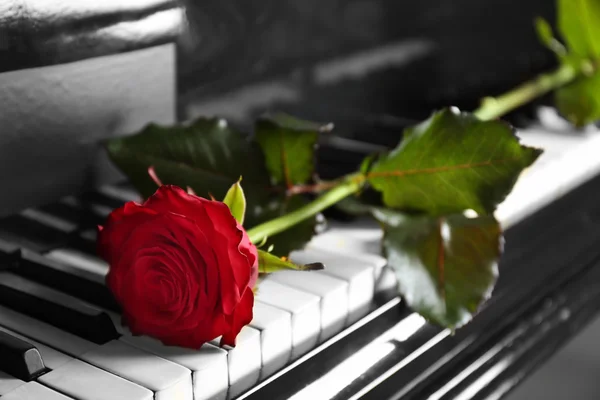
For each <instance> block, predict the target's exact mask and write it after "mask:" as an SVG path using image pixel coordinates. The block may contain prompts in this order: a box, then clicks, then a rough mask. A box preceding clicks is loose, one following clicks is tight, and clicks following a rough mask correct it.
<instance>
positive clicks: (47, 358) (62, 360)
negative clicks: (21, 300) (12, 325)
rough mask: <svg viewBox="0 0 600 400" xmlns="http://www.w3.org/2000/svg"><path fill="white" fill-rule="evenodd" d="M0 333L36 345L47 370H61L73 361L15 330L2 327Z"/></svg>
mask: <svg viewBox="0 0 600 400" xmlns="http://www.w3.org/2000/svg"><path fill="white" fill-rule="evenodd" d="M1 323H2V321H0V324H1ZM0 331H1V332H6V333H8V334H9V335H12V336H15V337H17V338H19V339H22V340H25V341H27V342H29V343H31V344H32V345H34V346H35V347H36V348H37V349H38V351H39V352H40V354H41V356H42V360H43V361H44V365H45V366H46V367H47V368H50V369H57V368H60V367H61V366H63V365H64V364H66V363H68V362H69V361H71V360H72V359H73V357H70V356H68V355H66V354H63V353H61V352H59V351H57V350H55V349H53V348H52V347H48V346H46V345H45V344H42V343H40V342H38V341H36V340H33V339H30V338H28V337H25V336H23V335H21V334H19V333H17V332H15V331H13V330H10V329H7V328H4V327H2V326H0Z"/></svg>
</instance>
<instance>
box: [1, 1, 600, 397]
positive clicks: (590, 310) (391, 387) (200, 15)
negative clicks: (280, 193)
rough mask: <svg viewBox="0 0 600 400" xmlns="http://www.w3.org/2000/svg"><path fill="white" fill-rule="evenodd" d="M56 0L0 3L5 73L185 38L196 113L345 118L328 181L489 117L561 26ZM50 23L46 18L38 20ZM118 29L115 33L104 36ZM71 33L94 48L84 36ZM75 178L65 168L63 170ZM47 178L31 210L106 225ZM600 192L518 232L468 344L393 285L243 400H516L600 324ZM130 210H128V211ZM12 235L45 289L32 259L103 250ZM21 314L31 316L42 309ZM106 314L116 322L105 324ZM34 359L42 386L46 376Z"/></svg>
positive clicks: (397, 12)
mask: <svg viewBox="0 0 600 400" xmlns="http://www.w3.org/2000/svg"><path fill="white" fill-rule="evenodd" d="M49 1H50V0H49ZM53 3H56V7H57V8H56V9H55V10H57V11H56V14H53V13H52V12H50V14H49V15H45V14H43V13H42V14H36V13H31V14H28V13H19V12H17V11H18V10H19V7H20V6H23V4H25V5H26V6H28V7H30V8H31V10H34V9H35V2H27V1H25V2H22V1H17V0H10V1H8V3H6V4H7V5H6V4H4V5H0V12H3V14H0V72H8V73H10V72H14V71H19V70H27V69H28V68H38V67H48V66H58V67H60V66H61V65H62V64H63V63H66V62H72V61H80V60H87V59H93V58H95V57H98V56H109V55H115V54H120V53H123V54H125V53H127V52H130V51H132V50H139V49H144V48H150V47H153V46H159V45H162V44H165V43H170V42H172V41H174V40H177V65H176V66H177V69H176V74H177V75H176V76H177V79H176V85H177V86H176V87H177V95H176V98H177V104H176V106H177V110H178V117H179V118H180V119H187V118H191V117H195V116H197V115H200V114H203V113H210V112H213V111H220V112H222V114H223V115H225V116H229V117H231V119H232V120H233V121H234V123H237V124H239V125H241V126H244V125H246V126H247V124H248V121H249V120H250V119H251V118H252V117H254V116H256V115H257V114H258V113H260V112H262V111H264V110H265V109H273V108H277V109H282V110H286V111H289V112H293V113H295V114H297V115H299V116H303V117H307V118H312V119H316V120H323V121H325V120H327V121H328V120H333V121H334V122H335V123H336V125H337V127H338V129H337V131H336V135H335V136H332V137H326V138H323V139H322V143H321V151H322V153H321V158H320V159H319V162H320V165H319V168H320V172H321V175H322V176H323V177H324V178H332V177H335V176H339V175H341V174H343V173H345V172H347V171H350V170H352V169H353V168H355V167H356V165H357V164H358V162H359V161H360V160H361V159H362V157H363V155H364V154H365V153H366V152H368V151H369V150H376V149H385V148H388V147H390V146H392V145H394V144H395V142H396V141H397V139H398V138H399V136H401V131H402V129H403V128H404V127H406V126H407V125H410V124H413V123H414V122H415V121H418V120H419V119H420V118H422V117H423V116H425V115H427V114H428V113H429V111H430V110H431V109H432V108H434V107H436V106H440V105H447V104H455V105H458V106H460V107H464V108H472V107H473V106H475V105H476V101H477V99H479V98H480V97H481V96H482V95H483V94H493V93H497V92H500V91H502V90H504V89H506V88H509V87H511V86H513V85H514V84H516V83H518V82H521V81H523V80H525V79H526V78H528V77H531V76H533V75H535V74H536V73H537V72H539V71H541V70H543V69H546V68H548V67H550V66H552V65H553V58H552V56H551V55H550V54H548V52H547V51H545V50H544V49H543V48H542V47H541V46H539V45H538V44H537V39H536V38H535V34H534V30H533V28H532V20H533V18H534V17H535V16H537V15H542V16H544V17H546V18H548V19H550V20H552V19H553V15H554V10H553V7H552V2H549V1H545V0H527V1H522V0H521V1H517V0H504V1H501V0H490V1H486V2H481V1H477V0H461V1H454V2H452V3H449V2H447V1H442V0H435V1H434V0H427V1H421V2H397V1H396V2H395V1H388V0H376V1H375V0H372V1H363V0H348V1H343V2H338V1H333V0H326V1H319V2H314V1H304V2H293V1H274V0H273V1H271V0H269V1H258V0H256V1H249V2H242V1H233V0H227V1H217V0H211V1H208V2H200V1H196V0H187V1H184V2H175V1H167V0H165V1H150V0H148V4H147V5H142V6H140V7H131V8H128V7H124V8H122V7H116V6H115V7H114V8H111V7H110V6H107V8H106V9H103V10H100V11H99V9H95V8H94V7H92V8H90V9H89V10H87V11H86V12H84V13H79V12H75V13H69V12H68V9H69V8H67V11H66V12H65V11H64V10H65V9H64V8H61V7H60V6H61V4H62V3H63V2H61V1H58V0H57V1H54V2H53ZM67 3H69V2H65V3H64V4H67ZM136 3H139V4H142V3H143V2H136ZM484 3H485V4H484ZM48 4H50V2H49V3H48ZM72 4H75V3H72ZM115 4H116V3H115ZM180 6H181V7H184V8H185V10H186V11H185V12H186V18H187V24H186V25H185V26H179V25H177V26H175V25H169V24H163V25H161V26H160V29H159V28H156V29H150V32H149V33H148V35H142V36H138V35H136V34H135V33H136V32H146V31H145V30H144V29H145V26H146V24H148V23H150V22H149V21H152V20H153V18H155V19H154V21H156V18H158V19H159V20H160V19H161V17H157V16H160V15H169V13H173V12H176V11H177V10H180V8H179V7H180ZM49 9H51V10H53V9H52V7H50V8H49ZM15 10H17V11H15ZM61 13H62V14H61ZM53 15H54V16H58V18H54V17H53ZM63 16H64V18H63ZM167 20H168V21H171V22H173V20H170V19H165V20H164V21H167ZM39 21H43V22H44V23H43V24H41V25H37V24H38V22H39ZM122 23H129V24H131V26H133V27H134V28H135V29H132V30H130V31H127V32H129V33H131V34H130V35H121V34H119V32H120V31H119V29H120V28H119V27H120V26H122V25H119V24H122ZM148 26H152V24H151V23H150V25H148ZM138 29H139V30H138ZM102 32H115V34H114V35H112V34H109V35H108V36H102V35H100V33H102ZM68 35H75V37H76V38H77V40H73V41H69V40H66V39H65V38H68V37H70V36H68ZM107 37H108V39H107ZM357 65H358V67H357ZM365 65H366V66H365ZM173 73H175V72H173ZM173 83H175V79H173ZM542 102H543V100H542ZM228 104H231V107H230V106H227V105H228ZM531 109H532V108H529V109H524V110H521V111H520V112H518V113H515V114H514V115H512V116H511V120H512V121H513V122H516V123H519V124H523V125H527V124H528V122H529V120H530V118H531V112H530V111H531ZM110 115H113V114H110ZM167 119H168V118H167ZM119 121H120V120H119V119H118V118H116V119H115V121H108V122H107V121H100V122H98V123H99V124H101V125H103V124H104V125H108V128H106V129H105V130H104V131H103V132H105V133H108V132H110V134H111V135H112V134H126V133H130V132H120V131H119V132H113V131H111V129H113V128H112V127H116V128H114V129H113V130H117V131H118V130H119V129H121V127H122V126H121V125H119ZM111 124H112V125H111ZM104 125H103V126H104ZM124 126H127V125H124ZM103 129H104V128H103ZM123 129H124V128H123ZM0 131H1V129H0ZM73 132H76V131H75V130H73ZM7 135H10V132H9V133H7ZM39 135H41V136H43V137H44V138H52V136H51V135H57V132H56V131H52V130H44V127H42V126H41V127H40V131H39ZM77 135H80V136H77ZM77 135H76V134H75V133H73V134H72V135H71V138H70V139H68V138H67V140H73V141H78V140H80V139H81V137H83V138H84V139H83V140H81V141H82V142H85V137H86V136H85V135H86V132H85V131H83V132H77ZM60 137H61V140H64V139H65V136H64V135H62V136H60ZM15 140H18V139H15ZM90 142H91V141H90ZM45 143H51V145H50V146H52V145H53V146H55V147H56V149H57V151H59V150H60V149H61V148H62V147H61V146H64V143H56V141H54V142H53V141H52V140H47V141H46V142H45ZM95 145H96V144H95V142H94V146H95ZM46 151H47V152H52V151H53V149H52V148H51V147H47V149H46ZM16 161H18V160H16ZM78 162H79V164H78V166H77V168H81V169H83V170H85V171H86V174H82V175H83V176H85V177H86V180H85V184H83V183H81V184H77V185H73V186H72V187H69V190H70V192H69V193H71V194H74V195H80V194H81V193H82V192H84V191H86V190H87V191H88V192H87V195H86V196H87V198H88V199H89V198H90V196H92V197H93V196H94V195H97V193H96V194H94V192H89V190H90V189H91V188H93V187H94V186H97V182H96V181H95V179H96V174H93V173H88V172H89V171H88V169H93V166H92V164H93V163H94V162H96V161H95V159H94V157H90V159H89V160H85V162H84V161H82V160H81V159H78ZM49 168H50V170H52V168H54V166H52V165H50V166H49ZM16 171H17V172H18V171H19V168H18V166H17V167H16ZM61 171H62V169H60V168H58V167H56V174H60V173H61ZM50 172H52V171H50ZM40 179H41V178H40ZM103 183H104V182H103ZM36 184H38V186H40V187H43V188H44V191H45V192H49V193H50V194H48V195H44V200H43V201H42V200H40V201H37V202H34V203H31V204H30V203H25V204H21V205H22V207H21V208H26V207H28V206H34V205H41V204H44V205H45V206H44V207H46V208H45V209H46V210H47V211H49V212H50V213H55V214H60V215H62V216H63V217H65V218H66V219H69V218H72V219H74V220H76V221H77V223H81V224H82V226H85V227H93V226H94V225H96V224H98V223H101V222H102V219H101V218H99V217H98V215H94V214H93V213H84V214H76V215H71V216H70V217H69V216H68V215H67V214H68V213H69V212H71V211H69V210H68V209H67V210H65V209H61V206H60V205H57V204H58V203H55V202H54V201H55V200H56V199H58V198H59V197H61V196H63V195H65V190H66V189H65V184H64V182H61V179H60V176H57V178H56V180H55V181H48V179H47V178H45V179H44V180H43V182H29V183H28V186H35V185H36ZM599 192H600V178H594V179H592V180H591V181H589V182H587V183H585V184H584V185H583V186H581V187H580V188H578V189H576V190H574V191H572V192H570V193H569V194H567V195H566V196H564V197H563V198H560V199H559V200H557V201H555V202H553V203H552V204H551V205H550V206H548V207H546V208H544V209H542V210H541V211H539V212H537V213H535V214H534V215H531V216H530V217H528V218H527V219H525V220H524V221H522V222H520V223H519V224H517V225H515V226H512V227H511V228H510V229H509V230H508V231H507V232H506V243H507V245H506V253H505V255H504V257H503V259H502V262H501V268H500V271H501V278H500V281H499V283H498V285H497V287H496V289H495V292H494V296H493V298H492V299H491V300H490V301H489V302H488V303H487V304H486V305H485V307H484V309H483V310H482V312H481V313H480V315H479V316H477V317H476V318H475V320H474V321H473V322H472V323H470V324H469V325H467V326H466V327H465V328H463V329H460V330H458V331H457V332H455V333H454V334H452V333H450V332H448V331H445V330H442V329H441V328H439V327H436V326H433V325H429V324H422V323H420V322H419V320H416V319H415V318H414V314H413V313H412V312H411V310H410V309H408V308H407V307H405V305H404V303H403V302H402V300H401V299H400V298H398V297H394V296H390V295H389V294H388V293H386V292H385V291H384V292H382V293H380V294H379V296H378V300H377V302H376V303H374V304H373V305H372V311H371V313H370V314H369V315H368V316H366V317H365V318H363V319H362V320H360V321H359V322H358V323H356V324H354V325H353V326H351V327H349V328H348V329H346V330H344V331H343V332H341V333H340V334H339V335H336V336H335V337H333V338H332V339H330V340H328V341H327V342H325V343H323V344H321V345H320V346H318V347H317V348H316V349H314V350H313V351H311V352H310V353H308V354H307V355H305V356H304V357H302V358H300V359H299V360H297V361H296V362H294V363H293V364H292V365H290V366H288V367H287V368H285V369H284V370H282V371H280V372H279V373H277V374H275V375H274V376H272V377H271V378H268V379H267V380H266V381H264V382H261V383H260V384H259V385H258V386H256V387H255V388H253V389H251V390H250V391H249V392H248V393H246V394H244V395H242V398H247V399H253V400H254V399H257V400H258V399H286V398H294V399H295V400H301V399H309V398H310V399H311V400H313V399H316V398H318V396H315V395H314V393H315V392H313V390H324V389H323V388H325V387H327V388H328V389H327V390H329V391H330V392H328V393H329V394H330V397H328V398H331V399H351V398H352V399H354V398H359V397H360V398H364V399H373V400H379V399H415V400H419V399H425V398H433V399H456V398H461V399H484V398H486V399H487V398H494V399H497V398H500V397H502V396H504V395H505V394H507V393H508V392H509V391H510V390H512V389H513V388H514V387H515V386H517V385H518V384H519V383H520V382H521V381H522V380H524V379H526V378H527V376H528V375H529V374H530V373H531V372H532V371H534V370H535V369H536V368H538V367H539V366H540V365H541V364H543V363H544V361H545V360H546V359H547V358H548V357H550V356H551V355H552V354H554V353H555V352H556V351H557V350H558V349H559V348H560V347H561V346H562V345H563V344H564V343H565V342H567V341H568V340H569V339H570V338H572V337H573V336H574V335H576V334H577V333H578V332H579V331H580V330H581V329H582V327H583V326H585V325H586V324H587V322H589V321H590V320H591V319H592V318H593V317H594V316H595V315H596V313H597V310H598V307H599V306H598V304H600V302H599V300H600V290H599V286H598V284H597V283H596V282H599V281H600V280H599V279H600V251H598V249H597V245H596V244H597V243H598V241H599V240H600V208H599V207H600V206H598V204H597V201H596V199H597V198H598V195H599V194H600V193H599ZM21 193H23V195H26V194H27V195H29V194H30V193H29V192H28V188H24V187H18V188H16V190H15V191H14V193H11V196H16V198H17V200H18V198H19V196H20V194H21ZM85 198H86V197H85V196H84V199H85ZM29 199H31V196H29ZM13 200H14V199H13ZM105 200H106V199H105ZM8 203H10V207H9V206H7V207H5V208H6V209H2V207H3V206H4V204H3V203H2V201H0V213H2V214H3V215H7V214H11V213H14V211H15V208H14V203H15V201H11V202H8V201H7V204H8ZM116 206H118V202H117V203H114V204H111V207H116ZM42 209H44V208H42ZM330 214H331V215H330V216H332V217H333V218H336V217H337V218H340V217H344V218H341V219H343V220H344V221H345V222H344V223H347V224H353V223H357V221H354V220H352V219H349V218H346V217H347V216H344V215H340V214H339V213H333V212H332V213H330ZM81 218H83V219H81ZM0 230H2V231H3V233H2V238H3V239H5V240H9V241H10V240H11V239H13V240H14V239H15V238H16V237H19V238H22V237H27V238H28V239H27V240H28V242H27V243H20V245H22V246H23V247H24V248H27V249H29V250H27V251H25V252H24V253H23V254H22V255H21V256H20V257H22V258H23V260H25V261H21V262H22V263H23V266H24V269H23V270H22V272H21V274H22V275H23V276H25V279H31V280H32V281H35V279H39V272H38V271H37V270H36V269H35V265H37V264H36V263H38V262H41V261H40V260H39V259H38V258H36V257H39V255H36V253H33V252H32V251H37V252H42V253H43V252H46V251H48V250H51V249H54V248H57V247H59V246H60V245H63V244H64V243H70V244H71V245H72V246H74V247H76V248H78V249H80V250H81V251H83V252H93V251H94V249H93V245H91V244H90V242H89V241H85V240H83V241H81V240H80V241H77V240H78V239H77V238H74V237H73V236H72V235H70V234H65V235H59V234H45V233H44V232H42V231H41V230H37V229H36V228H35V227H32V226H25V225H24V224H21V223H17V224H16V225H15V223H14V221H13V220H11V217H8V218H5V219H2V220H0ZM7 232H8V233H7ZM11 235H12V236H11ZM0 250H2V253H3V254H4V255H5V256H6V257H4V258H3V263H4V264H3V267H2V268H3V270H2V273H7V272H6V271H5V270H6V269H8V270H9V271H10V270H11V268H12V269H13V271H14V268H15V267H14V265H13V261H14V260H13V259H12V258H11V257H12V256H11V254H12V253H11V251H9V250H10V249H9V250H6V249H2V248H0ZM44 262H45V261H44ZM28 263H30V264H28ZM27 265H29V269H27V268H26V266H27ZM8 273H11V272H8ZM28 274H29V275H28ZM60 274H68V272H65V271H60V270H57V271H55V272H54V274H52V275H51V276H50V277H44V280H47V281H51V279H55V283H54V284H52V286H53V287H55V288H57V289H59V290H62V291H64V292H66V293H69V295H72V296H75V297H78V298H82V299H86V300H87V301H90V302H96V304H98V303H97V302H101V303H102V305H103V306H104V307H105V308H107V309H110V310H114V311H118V306H116V305H115V304H114V302H111V299H110V297H108V298H107V296H106V293H105V292H103V288H102V287H101V285H92V284H89V286H86V290H82V289H81V282H83V281H82V278H81V277H77V276H67V275H65V276H66V278H65V279H64V280H61V279H58V278H60V276H61V275H60ZM86 285H88V283H86ZM6 296H7V298H6V299H4V300H2V301H3V304H7V303H10V302H13V303H10V304H13V306H14V307H16V308H19V306H18V304H17V303H18V300H19V298H18V297H15V296H13V297H11V296H12V295H11V294H7V295H6ZM42 307H46V306H44V305H42ZM21 310H22V311H23V312H29V311H27V308H26V307H23V308H21ZM61 312H63V311H61ZM70 312H72V310H71V311H70ZM75 312H80V313H82V311H81V310H75ZM38 315H39V317H40V318H42V317H43V315H42V314H38ZM88 317H90V319H91V320H93V321H95V323H97V324H98V326H100V327H102V326H104V327H105V326H106V324H105V322H106V321H105V318H104V317H105V316H104V315H96V316H88ZM0 322H1V321H0ZM63 329H66V330H69V331H74V332H76V333H77V334H78V335H87V336H90V337H91V338H92V339H93V340H96V341H98V342H103V341H105V340H109V339H110V338H111V337H113V336H114V335H115V332H113V331H112V330H111V329H110V327H109V328H108V330H106V331H101V332H100V333H98V330H93V331H92V332H89V331H86V332H79V331H78V327H76V326H70V324H69V323H68V321H67V322H65V323H64V328H63ZM101 329H104V328H101ZM101 329H100V330H101ZM1 344H3V343H2V342H0V345H1ZM10 344H11V346H12V347H11V348H10V349H11V351H12V350H14V348H18V349H25V347H23V346H21V344H19V343H17V344H15V343H14V342H10ZM19 346H21V347H19ZM33 364H34V366H33V367H32V368H31V369H32V370H33V372H32V376H33V375H35V374H38V373H40V372H39V371H40V370H43V367H41V366H40V365H37V364H35V362H34V363H33ZM1 366H2V364H1V363H0V369H1ZM22 369H23V368H22ZM26 373H28V372H27V371H26V372H25V374H26ZM317 393H318V392H317ZM294 396H295V397H294Z"/></svg>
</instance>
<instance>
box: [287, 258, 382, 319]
mask: <svg viewBox="0 0 600 400" xmlns="http://www.w3.org/2000/svg"><path fill="white" fill-rule="evenodd" d="M290 259H291V260H292V261H295V262H297V263H300V264H308V263H313V262H322V263H323V264H325V269H324V270H322V271H315V272H314V273H315V274H326V275H329V276H334V277H336V278H340V279H343V280H345V281H346V282H348V323H353V322H356V321H357V320H358V319H359V318H361V317H363V316H364V315H365V314H366V313H367V312H368V310H369V307H370V305H371V301H372V300H373V294H374V287H375V279H374V272H373V270H374V266H373V265H372V264H368V263H366V262H365V261H364V260H363V259H361V258H360V257H357V256H355V255H344V254H342V253H333V252H329V251H325V250H320V249H319V250H315V249H310V250H308V249H307V250H301V251H295V252H292V254H290Z"/></svg>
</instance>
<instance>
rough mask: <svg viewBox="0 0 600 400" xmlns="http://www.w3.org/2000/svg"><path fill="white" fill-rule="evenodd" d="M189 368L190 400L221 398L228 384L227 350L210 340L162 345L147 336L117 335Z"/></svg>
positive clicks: (224, 397)
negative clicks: (185, 345)
mask: <svg viewBox="0 0 600 400" xmlns="http://www.w3.org/2000/svg"><path fill="white" fill-rule="evenodd" d="M119 340H122V341H123V342H125V343H128V344H130V345H132V346H135V347H137V348H140V349H142V350H145V351H147V352H149V353H152V354H156V355H157V356H159V357H162V358H164V359H166V360H169V361H172V362H174V363H175V364H179V365H181V366H184V367H186V368H188V369H189V370H191V371H192V384H193V388H194V400H225V399H226V398H227V389H228V386H229V371H228V365H227V352H226V351H225V350H223V349H220V348H218V347H215V346H213V345H211V344H205V345H204V346H202V347H201V348H200V349H198V350H193V349H186V348H182V347H177V346H165V345H164V344H162V343H161V342H160V341H158V340H156V339H154V338H151V337H148V336H132V335H131V333H128V332H127V333H124V334H123V336H122V337H121V338H120V339H119Z"/></svg>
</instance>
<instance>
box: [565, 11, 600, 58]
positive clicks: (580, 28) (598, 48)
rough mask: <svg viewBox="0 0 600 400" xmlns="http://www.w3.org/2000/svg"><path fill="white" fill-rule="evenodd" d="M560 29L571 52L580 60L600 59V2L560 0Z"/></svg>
mask: <svg viewBox="0 0 600 400" xmlns="http://www.w3.org/2000/svg"><path fill="white" fill-rule="evenodd" d="M557 15H558V29H559V30H560V33H561V35H562V37H564V39H565V41H566V42H567V47H568V48H569V52H570V53H571V54H573V55H575V56H578V57H580V58H587V59H593V60H595V59H598V58H599V57H600V2H598V0H558V4H557Z"/></svg>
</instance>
